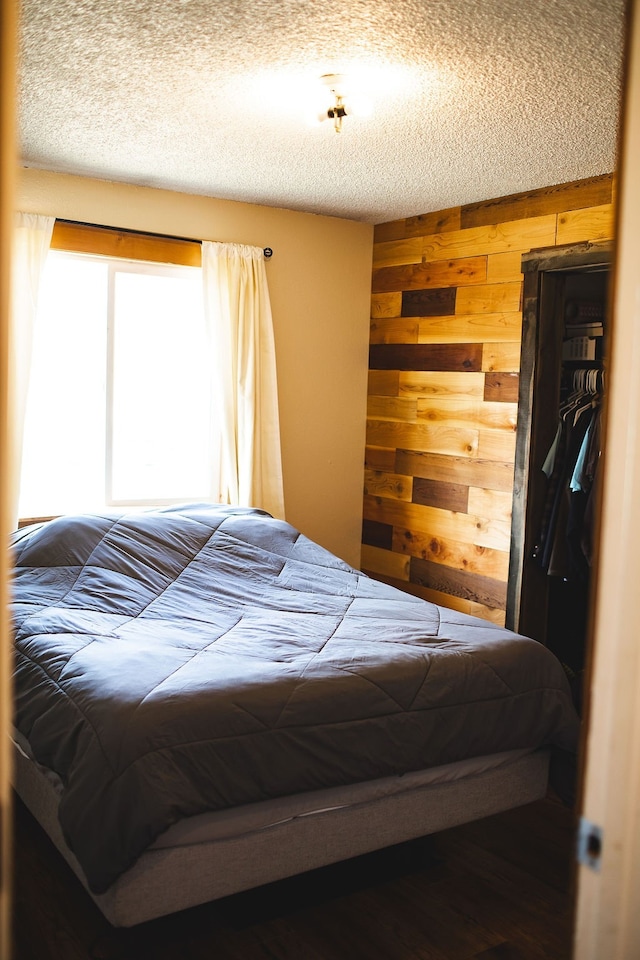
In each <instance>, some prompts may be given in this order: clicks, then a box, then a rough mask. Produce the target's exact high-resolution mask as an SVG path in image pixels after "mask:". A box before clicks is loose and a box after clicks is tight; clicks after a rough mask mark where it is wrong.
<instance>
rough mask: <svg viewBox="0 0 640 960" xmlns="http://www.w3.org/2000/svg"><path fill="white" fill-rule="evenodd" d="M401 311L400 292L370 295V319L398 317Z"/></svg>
mask: <svg viewBox="0 0 640 960" xmlns="http://www.w3.org/2000/svg"><path fill="white" fill-rule="evenodd" d="M401 311H402V293H401V292H400V291H398V292H396V293H374V294H372V295H371V319H372V320H376V319H378V318H380V319H385V318H390V317H399V316H400V313H401Z"/></svg>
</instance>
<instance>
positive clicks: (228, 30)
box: [20, 0, 624, 223]
mask: <svg viewBox="0 0 640 960" xmlns="http://www.w3.org/2000/svg"><path fill="white" fill-rule="evenodd" d="M623 11H624V0H345V2H344V3H338V2H336V0H23V2H22V20H23V25H22V56H21V70H20V81H21V82H20V91H21V92H20V117H21V141H22V159H23V162H24V164H25V165H27V166H33V167H39V168H44V169H48V170H55V171H61V172H68V173H76V174H81V175H86V176H92V177H99V178H103V179H107V180H116V181H120V180H122V181H126V182H129V183H134V184H142V185H150V186H160V187H165V188H168V189H173V190H180V191H184V192H187V193H195V194H205V195H207V196H212V197H221V198H227V199H232V200H244V201H248V202H251V203H261V204H267V205H270V206H279V207H286V208H290V209H295V210H306V211H310V212H314V213H322V214H331V215H335V216H340V217H348V218H351V219H356V220H363V221H368V222H371V223H380V222H384V221H387V220H394V219H398V218H401V217H405V216H410V215H414V214H419V213H426V212H429V211H431V210H439V209H443V208H446V207H449V206H456V205H458V204H461V203H469V202H473V201H475V200H483V199H488V198H491V197H497V196H504V195H506V194H509V193H515V192H519V191H522V190H528V189H533V188H536V187H541V186H548V185H550V184H555V183H562V182H566V181H569V180H576V179H580V178H582V177H588V176H593V175H597V174H601V173H608V172H610V171H611V170H613V168H614V166H615V160H616V137H617V126H618V113H619V96H620V77H621V58H622V49H623V44H624V39H623V36H624V16H623ZM326 73H344V74H346V75H347V76H348V77H349V78H351V79H352V81H353V82H354V83H357V85H358V86H359V88H360V89H361V91H362V92H364V93H366V94H367V95H368V97H369V99H370V100H371V101H372V103H373V114H372V116H371V117H368V118H360V117H347V119H346V120H345V122H344V129H343V132H342V133H341V134H336V133H335V132H334V131H333V128H332V126H331V124H330V123H329V122H326V123H323V124H319V125H317V126H316V127H310V126H308V125H307V124H306V122H305V116H304V114H305V111H308V110H309V109H311V112H313V105H314V103H315V97H316V94H317V92H318V91H319V90H320V89H321V84H320V81H319V78H320V76H321V75H322V74H326Z"/></svg>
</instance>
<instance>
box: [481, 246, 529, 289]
mask: <svg viewBox="0 0 640 960" xmlns="http://www.w3.org/2000/svg"><path fill="white" fill-rule="evenodd" d="M523 252H524V251H520V250H517V251H516V252H514V253H492V254H490V256H488V257H487V283H508V282H509V281H515V280H522V254H523Z"/></svg>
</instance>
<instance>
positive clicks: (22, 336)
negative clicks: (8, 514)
mask: <svg viewBox="0 0 640 960" xmlns="http://www.w3.org/2000/svg"><path fill="white" fill-rule="evenodd" d="M54 223H55V217H44V216H39V215H37V214H33V213H17V214H16V222H15V230H14V237H13V252H12V274H11V318H10V327H9V385H8V386H9V422H10V424H11V437H10V441H9V443H10V457H11V461H10V462H11V482H10V495H11V502H12V509H13V514H14V517H13V518H14V521H17V515H18V492H19V487H20V468H21V463H22V436H23V430H24V419H25V414H26V408H27V393H28V389H29V375H30V372H31V348H32V343H33V332H34V328H35V322H36V314H37V310H38V295H39V292H40V283H41V280H42V272H43V270H44V265H45V262H46V258H47V252H48V250H49V246H50V244H51V234H52V233H53V225H54ZM14 525H15V522H14Z"/></svg>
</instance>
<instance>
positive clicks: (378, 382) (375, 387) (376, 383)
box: [367, 370, 482, 397]
mask: <svg viewBox="0 0 640 960" xmlns="http://www.w3.org/2000/svg"><path fill="white" fill-rule="evenodd" d="M481 376H482V374H481ZM399 379H400V377H399V374H398V371H397V370H369V380H368V387H367V392H368V393H369V394H370V395H373V396H380V397H397V396H398V386H399Z"/></svg>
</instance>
